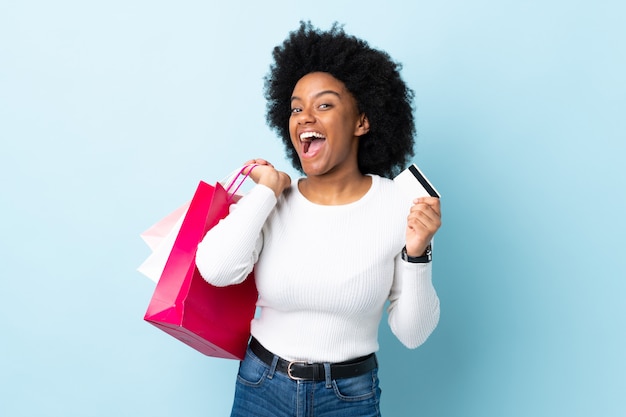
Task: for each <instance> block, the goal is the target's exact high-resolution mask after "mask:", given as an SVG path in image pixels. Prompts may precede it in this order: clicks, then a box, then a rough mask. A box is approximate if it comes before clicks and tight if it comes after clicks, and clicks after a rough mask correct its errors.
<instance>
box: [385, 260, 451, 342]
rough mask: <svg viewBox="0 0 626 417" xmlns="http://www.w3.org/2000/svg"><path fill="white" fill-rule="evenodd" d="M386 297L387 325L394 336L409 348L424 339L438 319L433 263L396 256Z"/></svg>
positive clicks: (437, 299)
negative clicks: (433, 281)
mask: <svg viewBox="0 0 626 417" xmlns="http://www.w3.org/2000/svg"><path fill="white" fill-rule="evenodd" d="M389 301H390V304H389V308H388V313H389V326H390V327H391V330H392V331H393V333H394V334H395V335H396V337H397V338H398V339H399V340H400V341H401V342H402V343H403V344H404V345H405V346H406V347H408V348H411V349H413V348H416V347H418V346H420V345H421V344H422V343H424V342H425V341H426V339H427V338H428V336H430V334H431V333H432V332H433V330H435V327H437V324H438V323H439V297H438V296H437V293H436V292H435V288H434V287H433V284H432V263H430V262H429V263H423V264H414V263H409V262H406V261H404V260H402V259H401V257H400V256H397V257H396V259H395V272H394V281H393V285H392V287H391V292H390V295H389Z"/></svg>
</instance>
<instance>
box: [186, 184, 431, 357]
mask: <svg viewBox="0 0 626 417" xmlns="http://www.w3.org/2000/svg"><path fill="white" fill-rule="evenodd" d="M409 207H410V202H407V201H406V197H403V196H402V195H401V194H400V193H399V191H398V190H397V188H396V187H395V183H394V182H393V181H391V180H388V179H385V178H381V177H379V176H372V186H371V188H370V190H369V191H368V192H367V193H366V194H365V195H364V196H363V197H362V198H361V199H360V200H358V201H356V202H354V203H350V204H346V205H339V206H324V205H318V204H314V203H311V202H310V201H308V200H307V199H306V198H305V197H304V196H303V195H302V194H300V192H299V190H298V186H297V181H294V183H293V184H292V186H291V187H290V188H289V189H287V190H285V192H284V193H283V194H282V195H281V196H280V197H279V198H278V199H276V197H275V196H274V193H273V191H272V190H270V189H269V188H268V187H265V186H262V185H256V186H255V187H254V188H253V189H252V190H251V191H250V192H249V193H248V194H247V195H246V196H244V197H243V198H242V199H241V200H240V201H239V202H238V203H237V204H235V205H233V206H231V213H230V214H229V215H228V217H226V219H224V220H222V221H221V222H220V223H219V224H218V225H217V226H215V227H214V228H213V229H212V230H211V231H209V232H208V233H207V235H206V236H205V238H204V239H203V241H202V242H201V243H200V244H199V245H198V252H197V255H196V264H197V266H198V269H199V271H200V273H201V274H202V276H203V277H204V278H205V279H206V280H207V281H208V282H210V283H211V284H213V285H217V286H225V285H230V284H234V283H238V282H241V281H242V280H243V279H245V277H246V276H247V275H248V274H249V273H250V271H251V270H252V268H253V267H254V268H255V278H256V284H257V288H258V290H259V299H258V303H257V305H258V306H259V307H260V308H261V310H260V314H259V315H258V317H256V318H255V319H254V320H253V321H252V324H251V332H252V335H253V336H254V337H256V338H257V339H258V340H259V341H260V342H261V344H263V345H264V346H265V347H266V348H267V349H269V350H270V351H272V352H274V353H275V354H277V355H279V356H281V357H283V358H285V359H288V360H304V361H310V362H341V361H344V360H349V359H353V358H356V357H359V356H364V355H367V354H369V353H372V352H375V351H377V350H378V324H379V322H380V320H381V317H382V313H383V309H384V306H385V302H386V301H387V300H389V301H390V304H389V308H388V312H389V325H390V326H391V329H392V331H393V333H394V334H395V335H396V337H398V339H399V340H400V341H401V342H402V343H403V344H405V345H406V346H407V347H410V348H414V347H417V346H419V345H420V344H422V343H423V342H424V341H425V340H426V339H427V338H428V336H429V335H430V334H431V333H432V331H433V330H434V328H435V327H436V326H437V323H438V320H439V299H438V297H437V294H436V292H435V289H434V288H433V285H432V279H431V271H432V266H431V264H430V263H427V264H411V263H407V262H405V261H403V260H402V259H401V257H400V256H399V254H400V252H401V250H402V247H403V246H404V240H405V230H406V218H407V215H408V212H409Z"/></svg>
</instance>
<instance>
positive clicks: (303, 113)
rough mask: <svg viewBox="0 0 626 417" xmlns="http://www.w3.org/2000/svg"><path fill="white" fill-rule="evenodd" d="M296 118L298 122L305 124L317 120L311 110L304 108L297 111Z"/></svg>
mask: <svg viewBox="0 0 626 417" xmlns="http://www.w3.org/2000/svg"><path fill="white" fill-rule="evenodd" d="M296 120H297V122H298V124H300V125H303V124H307V123H313V122H314V121H315V117H313V114H312V113H311V112H310V111H309V110H307V109H305V108H303V109H301V110H300V111H299V112H298V113H296Z"/></svg>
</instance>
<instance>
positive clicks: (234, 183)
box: [225, 164, 259, 201]
mask: <svg viewBox="0 0 626 417" xmlns="http://www.w3.org/2000/svg"><path fill="white" fill-rule="evenodd" d="M258 166H259V164H251V165H244V166H243V167H241V168H239V169H237V170H235V171H234V173H232V174H231V175H230V176H229V178H230V181H228V185H227V186H226V188H225V189H226V193H227V194H228V200H229V201H230V200H232V199H233V198H234V197H235V194H236V193H237V191H238V190H239V188H240V187H241V186H242V185H243V183H244V182H245V181H246V179H247V178H248V177H249V176H250V173H251V172H252V170H253V169H254V168H256V167H258ZM248 167H250V169H249V170H248V172H246V173H245V174H244V173H243V172H244V171H245V169H246V168H248ZM233 187H234V190H232V189H233ZM231 190H232V191H231Z"/></svg>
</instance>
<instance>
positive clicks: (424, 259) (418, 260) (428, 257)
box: [402, 245, 433, 264]
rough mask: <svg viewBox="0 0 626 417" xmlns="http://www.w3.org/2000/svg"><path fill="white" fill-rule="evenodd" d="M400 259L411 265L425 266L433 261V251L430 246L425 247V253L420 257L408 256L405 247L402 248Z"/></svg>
mask: <svg viewBox="0 0 626 417" xmlns="http://www.w3.org/2000/svg"><path fill="white" fill-rule="evenodd" d="M402 259H403V260H404V261H406V262H409V263H412V264H425V263H428V262H430V261H432V260H433V251H432V247H431V245H428V246H427V247H426V252H425V253H424V255H422V256H409V255H408V254H407V253H406V246H405V247H403V248H402Z"/></svg>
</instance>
